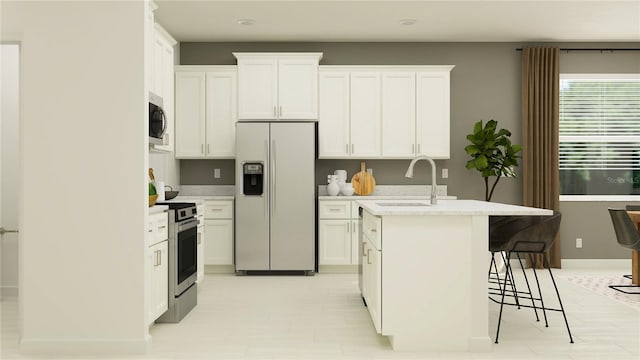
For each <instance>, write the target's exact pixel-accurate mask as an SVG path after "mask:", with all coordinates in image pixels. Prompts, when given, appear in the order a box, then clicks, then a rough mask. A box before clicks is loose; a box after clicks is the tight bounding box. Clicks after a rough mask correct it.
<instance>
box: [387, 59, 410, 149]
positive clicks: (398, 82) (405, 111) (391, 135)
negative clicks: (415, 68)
mask: <svg viewBox="0 0 640 360" xmlns="http://www.w3.org/2000/svg"><path fill="white" fill-rule="evenodd" d="M382 134H383V135H382V157H385V158H394V157H398V158H407V157H412V156H413V155H414V154H415V149H416V143H415V134H416V73H415V72H412V71H403V72H383V73H382Z"/></svg>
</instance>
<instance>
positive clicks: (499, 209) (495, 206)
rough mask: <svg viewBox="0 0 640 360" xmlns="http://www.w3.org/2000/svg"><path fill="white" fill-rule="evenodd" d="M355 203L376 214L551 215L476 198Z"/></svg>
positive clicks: (524, 207)
mask: <svg viewBox="0 0 640 360" xmlns="http://www.w3.org/2000/svg"><path fill="white" fill-rule="evenodd" d="M357 203H358V205H360V206H361V207H362V208H363V209H365V210H367V211H368V212H369V213H371V214H372V215H377V216H425V215H427V216H428V215H553V211H552V210H548V209H540V208H534V207H527V206H519V205H510V204H502V203H495V202H487V201H478V200H438V203H437V204H436V205H430V204H429V200H357ZM389 204H391V205H389ZM404 204H406V205H404ZM418 204H424V205H418Z"/></svg>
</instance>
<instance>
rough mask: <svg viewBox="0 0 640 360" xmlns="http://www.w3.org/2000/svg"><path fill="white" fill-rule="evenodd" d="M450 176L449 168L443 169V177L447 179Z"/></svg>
mask: <svg viewBox="0 0 640 360" xmlns="http://www.w3.org/2000/svg"><path fill="white" fill-rule="evenodd" d="M448 177H449V169H442V178H443V179H446V178H448Z"/></svg>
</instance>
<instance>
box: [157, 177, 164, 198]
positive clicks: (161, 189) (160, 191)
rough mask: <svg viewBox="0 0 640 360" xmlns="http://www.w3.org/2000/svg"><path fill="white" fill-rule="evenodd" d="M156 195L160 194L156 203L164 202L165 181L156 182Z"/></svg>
mask: <svg viewBox="0 0 640 360" xmlns="http://www.w3.org/2000/svg"><path fill="white" fill-rule="evenodd" d="M156 193H157V194H158V200H156V201H164V181H156Z"/></svg>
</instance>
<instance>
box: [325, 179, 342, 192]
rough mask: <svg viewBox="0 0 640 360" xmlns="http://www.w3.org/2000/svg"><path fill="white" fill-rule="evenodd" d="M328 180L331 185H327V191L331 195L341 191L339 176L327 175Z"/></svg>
mask: <svg viewBox="0 0 640 360" xmlns="http://www.w3.org/2000/svg"><path fill="white" fill-rule="evenodd" d="M327 182H328V183H329V185H327V193H328V194H329V195H330V196H336V195H338V193H340V185H338V176H336V175H329V176H327Z"/></svg>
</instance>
